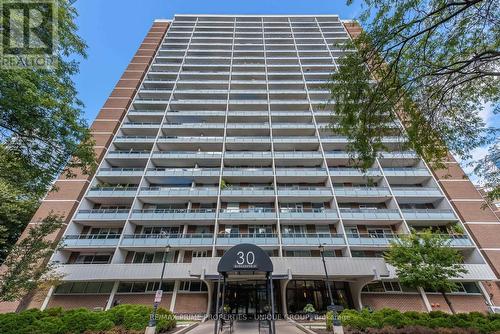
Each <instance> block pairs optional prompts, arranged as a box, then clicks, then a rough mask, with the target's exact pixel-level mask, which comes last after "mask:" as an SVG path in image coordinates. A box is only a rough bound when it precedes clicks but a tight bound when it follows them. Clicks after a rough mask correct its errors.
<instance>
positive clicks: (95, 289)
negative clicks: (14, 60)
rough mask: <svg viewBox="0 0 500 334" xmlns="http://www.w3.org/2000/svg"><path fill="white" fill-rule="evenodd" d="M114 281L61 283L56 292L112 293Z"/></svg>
mask: <svg viewBox="0 0 500 334" xmlns="http://www.w3.org/2000/svg"><path fill="white" fill-rule="evenodd" d="M113 284H114V283H113V282H71V283H63V284H61V285H59V286H58V287H57V288H56V290H55V292H54V293H56V294H61V295H62V294H98V293H110V292H111V290H112V289H113Z"/></svg>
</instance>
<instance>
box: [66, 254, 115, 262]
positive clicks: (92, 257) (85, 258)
mask: <svg viewBox="0 0 500 334" xmlns="http://www.w3.org/2000/svg"><path fill="white" fill-rule="evenodd" d="M110 260H111V255H110V254H80V255H78V257H77V258H76V260H75V263H77V264H82V263H83V264H104V263H109V261H110Z"/></svg>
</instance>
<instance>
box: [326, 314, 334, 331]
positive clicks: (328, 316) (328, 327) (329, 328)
mask: <svg viewBox="0 0 500 334" xmlns="http://www.w3.org/2000/svg"><path fill="white" fill-rule="evenodd" d="M325 321H326V330H327V331H332V330H333V312H332V311H328V312H326V315H325Z"/></svg>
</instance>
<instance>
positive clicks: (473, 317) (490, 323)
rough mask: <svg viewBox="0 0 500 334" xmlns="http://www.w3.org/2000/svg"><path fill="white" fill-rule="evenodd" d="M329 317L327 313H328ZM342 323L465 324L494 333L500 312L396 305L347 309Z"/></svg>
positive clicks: (366, 326) (365, 325) (363, 325)
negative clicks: (415, 309)
mask: <svg viewBox="0 0 500 334" xmlns="http://www.w3.org/2000/svg"><path fill="white" fill-rule="evenodd" d="M327 319H328V317H327ZM340 319H341V320H342V325H344V326H346V327H349V328H352V329H356V330H359V331H364V332H369V331H368V329H370V328H378V329H380V328H385V327H391V328H403V327H405V328H407V327H410V326H417V327H425V328H431V329H433V328H462V329H471V330H475V331H476V332H478V333H482V334H483V333H484V334H485V333H495V332H498V331H500V314H494V313H491V314H483V313H480V312H470V313H458V314H455V315H453V314H448V313H444V312H441V311H432V312H429V313H424V312H399V311H397V310H393V309H388V308H385V309H381V310H378V311H374V312H370V311H369V310H367V309H364V310H362V311H355V310H344V311H342V313H341V314H340Z"/></svg>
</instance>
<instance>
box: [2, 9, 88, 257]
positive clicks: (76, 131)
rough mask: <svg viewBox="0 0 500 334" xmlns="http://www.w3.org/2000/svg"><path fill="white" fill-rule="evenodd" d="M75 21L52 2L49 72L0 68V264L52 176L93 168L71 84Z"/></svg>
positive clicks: (77, 44) (80, 53)
mask: <svg viewBox="0 0 500 334" xmlns="http://www.w3.org/2000/svg"><path fill="white" fill-rule="evenodd" d="M76 15H77V13H76V11H75V9H74V8H73V7H72V6H71V4H69V3H68V1H66V0H59V1H58V21H57V26H58V41H57V46H56V50H57V53H56V55H55V57H56V58H57V61H56V62H55V63H54V67H53V68H49V69H38V68H19V69H5V68H0V224H1V226H2V227H3V230H4V231H5V233H6V237H5V244H4V245H3V246H2V247H1V249H0V262H1V261H2V260H3V259H4V258H5V256H6V254H7V253H8V250H9V248H10V247H11V246H12V244H13V243H14V242H15V241H16V240H17V239H18V237H19V235H20V233H21V231H22V230H23V228H24V227H25V226H26V224H27V223H28V221H29V218H30V217H31V216H32V215H33V213H34V212H35V210H36V208H37V206H38V203H39V201H40V199H41V198H42V197H43V196H44V195H45V194H46V192H47V191H48V190H49V189H50V186H51V183H52V182H53V180H54V179H55V178H56V177H57V175H59V174H60V173H64V174H66V175H67V176H68V177H72V176H74V173H73V172H72V171H73V170H75V169H81V170H82V171H83V172H84V173H91V172H92V171H93V170H94V168H95V166H96V164H95V157H94V152H93V140H92V139H91V136H90V131H89V129H88V127H87V124H86V122H85V120H84V117H83V111H82V106H83V104H82V102H81V101H80V100H79V99H78V98H77V91H76V89H75V86H74V84H73V81H72V76H73V75H74V74H76V73H77V72H78V61H77V60H75V59H76V58H77V57H85V56H86V53H85V48H86V45H85V43H84V42H83V40H82V39H81V38H80V37H79V36H78V35H77V33H76V30H77V26H76V24H75V22H74V20H75V17H76ZM3 24H5V22H3Z"/></svg>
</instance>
